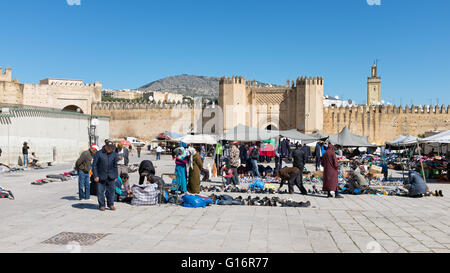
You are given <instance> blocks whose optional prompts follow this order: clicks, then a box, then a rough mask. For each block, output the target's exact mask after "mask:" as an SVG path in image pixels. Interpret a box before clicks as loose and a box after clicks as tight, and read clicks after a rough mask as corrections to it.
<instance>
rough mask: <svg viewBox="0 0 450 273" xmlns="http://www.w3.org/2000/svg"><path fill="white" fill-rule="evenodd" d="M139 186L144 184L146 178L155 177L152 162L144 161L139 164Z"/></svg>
mask: <svg viewBox="0 0 450 273" xmlns="http://www.w3.org/2000/svg"><path fill="white" fill-rule="evenodd" d="M138 172H139V185H142V184H144V180H145V178H146V177H149V176H153V175H155V174H156V171H155V167H154V166H153V163H152V162H151V161H150V160H144V161H142V162H141V164H139V170H138Z"/></svg>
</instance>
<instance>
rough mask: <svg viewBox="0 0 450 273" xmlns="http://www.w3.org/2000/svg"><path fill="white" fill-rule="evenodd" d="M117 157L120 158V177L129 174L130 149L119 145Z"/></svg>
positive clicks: (118, 163)
mask: <svg viewBox="0 0 450 273" xmlns="http://www.w3.org/2000/svg"><path fill="white" fill-rule="evenodd" d="M116 152H117V156H118V160H119V161H118V162H117V165H118V168H119V175H121V174H123V173H126V174H128V162H129V159H128V149H127V148H126V147H124V146H123V144H122V143H119V144H117V150H116Z"/></svg>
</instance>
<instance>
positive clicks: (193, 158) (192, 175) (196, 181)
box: [187, 147, 203, 193]
mask: <svg viewBox="0 0 450 273" xmlns="http://www.w3.org/2000/svg"><path fill="white" fill-rule="evenodd" d="M188 151H189V155H190V159H189V183H188V185H187V190H188V191H189V192H190V193H200V172H201V170H203V162H202V158H201V156H200V154H199V153H198V152H197V150H195V148H194V147H189V149H188Z"/></svg>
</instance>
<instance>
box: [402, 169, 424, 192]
mask: <svg viewBox="0 0 450 273" xmlns="http://www.w3.org/2000/svg"><path fill="white" fill-rule="evenodd" d="M404 187H405V189H407V190H408V196H409V197H422V196H423V195H424V194H426V193H427V184H426V183H425V181H424V180H423V178H422V177H421V176H420V174H419V173H418V172H415V171H410V172H409V177H408V180H407V181H405V184H404Z"/></svg>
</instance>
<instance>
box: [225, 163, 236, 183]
mask: <svg viewBox="0 0 450 273" xmlns="http://www.w3.org/2000/svg"><path fill="white" fill-rule="evenodd" d="M222 173H223V177H225V179H226V182H225V184H226V185H230V184H231V180H233V184H234V185H236V181H235V178H234V173H233V169H232V168H230V167H226V166H224V167H223V168H222Z"/></svg>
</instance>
